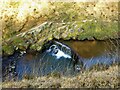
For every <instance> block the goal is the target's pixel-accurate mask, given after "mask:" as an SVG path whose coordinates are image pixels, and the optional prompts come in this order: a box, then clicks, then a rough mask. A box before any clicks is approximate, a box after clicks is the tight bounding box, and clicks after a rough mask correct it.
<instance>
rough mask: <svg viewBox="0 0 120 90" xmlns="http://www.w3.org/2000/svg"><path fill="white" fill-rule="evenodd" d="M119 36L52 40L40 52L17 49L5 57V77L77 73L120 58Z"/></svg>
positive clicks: (3, 61)
mask: <svg viewBox="0 0 120 90" xmlns="http://www.w3.org/2000/svg"><path fill="white" fill-rule="evenodd" d="M119 44H120V41H119V40H106V41H87V40H86V41H74V40H70V41H62V40H60V41H59V42H58V41H56V40H54V41H49V42H48V43H46V44H45V45H44V47H43V49H42V50H41V51H40V52H35V51H27V52H19V51H16V52H15V54H14V55H12V56H8V57H3V60H2V73H3V80H11V79H15V80H21V79H22V78H24V77H26V76H32V77H34V76H35V77H36V76H44V75H49V74H51V73H59V74H60V75H65V76H69V75H75V74H76V73H78V72H81V71H82V70H85V69H90V68H92V67H93V66H94V65H98V64H100V65H108V66H109V65H111V64H114V63H119V62H120V57H119V56H120V55H119Z"/></svg>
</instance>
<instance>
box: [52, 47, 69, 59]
mask: <svg viewBox="0 0 120 90" xmlns="http://www.w3.org/2000/svg"><path fill="white" fill-rule="evenodd" d="M52 55H53V56H56V57H57V59H60V58H61V57H64V58H71V56H70V55H68V54H65V53H64V52H63V51H61V50H59V49H58V53H57V54H54V53H53V54H52Z"/></svg>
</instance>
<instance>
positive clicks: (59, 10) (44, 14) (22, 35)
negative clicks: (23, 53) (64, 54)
mask: <svg viewBox="0 0 120 90" xmlns="http://www.w3.org/2000/svg"><path fill="white" fill-rule="evenodd" d="M3 3H4V4H3ZM3 3H2V2H1V4H2V7H1V8H2V10H1V13H2V14H1V16H0V17H1V18H2V23H3V24H2V33H3V35H2V42H3V54H5V55H10V54H13V52H14V50H16V49H21V50H26V49H27V48H28V46H29V47H30V48H31V49H34V50H38V51H39V50H40V49H41V47H42V45H43V44H44V42H46V41H48V40H51V39H53V38H55V39H61V38H62V39H64V40H69V39H78V40H84V39H89V40H94V39H98V40H103V39H108V38H112V39H115V38H118V32H119V29H118V3H117V2H99V1H98V2H79V3H78V2H67V3H65V2H37V1H36V0H34V1H29V2H23V1H22V0H20V1H19V0H18V1H14V0H13V1H9V0H8V1H3ZM35 26H36V27H35ZM33 27H35V28H33ZM31 28H32V29H31ZM8 48H9V49H8Z"/></svg>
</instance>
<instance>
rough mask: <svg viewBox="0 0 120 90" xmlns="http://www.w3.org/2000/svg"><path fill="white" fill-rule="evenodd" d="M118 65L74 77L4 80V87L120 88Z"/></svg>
mask: <svg viewBox="0 0 120 90" xmlns="http://www.w3.org/2000/svg"><path fill="white" fill-rule="evenodd" d="M119 73H120V72H119V70H118V65H114V66H111V67H109V68H108V69H107V70H102V71H101V70H99V71H98V70H95V69H94V70H91V71H85V72H83V73H81V74H78V75H77V76H74V77H67V76H66V77H65V76H60V75H57V74H51V75H49V76H44V77H37V78H32V79H23V80H22V81H19V82H3V84H2V85H3V86H2V87H3V88H120V83H119V79H120V76H119Z"/></svg>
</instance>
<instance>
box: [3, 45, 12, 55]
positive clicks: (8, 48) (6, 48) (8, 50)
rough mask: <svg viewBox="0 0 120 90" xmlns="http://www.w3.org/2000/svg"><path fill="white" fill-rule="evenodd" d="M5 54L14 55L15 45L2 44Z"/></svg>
mask: <svg viewBox="0 0 120 90" xmlns="http://www.w3.org/2000/svg"><path fill="white" fill-rule="evenodd" d="M2 50H3V55H12V54H13V53H14V47H13V46H11V45H3V46H2Z"/></svg>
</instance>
